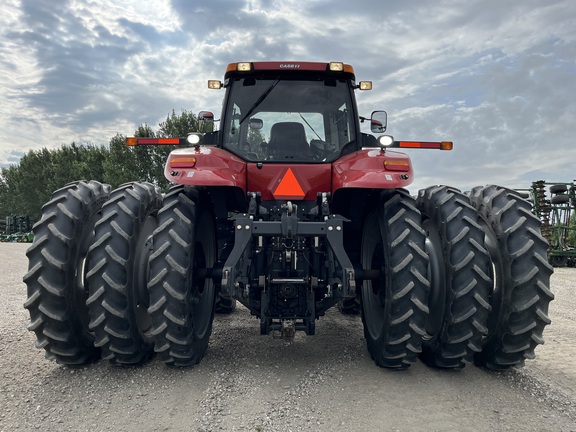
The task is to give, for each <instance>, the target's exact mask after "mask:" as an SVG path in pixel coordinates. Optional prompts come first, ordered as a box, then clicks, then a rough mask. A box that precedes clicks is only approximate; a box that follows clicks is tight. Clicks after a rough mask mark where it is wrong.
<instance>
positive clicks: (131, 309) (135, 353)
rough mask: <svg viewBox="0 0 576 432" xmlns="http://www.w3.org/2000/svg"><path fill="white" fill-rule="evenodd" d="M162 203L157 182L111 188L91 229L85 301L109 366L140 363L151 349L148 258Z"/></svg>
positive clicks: (98, 345) (147, 356) (98, 343)
mask: <svg viewBox="0 0 576 432" xmlns="http://www.w3.org/2000/svg"><path fill="white" fill-rule="evenodd" d="M161 206H162V193H161V191H160V188H158V187H157V186H154V185H152V184H150V183H128V184H124V185H122V186H120V187H119V188H118V189H116V190H114V191H113V192H112V194H111V195H110V200H109V201H107V202H106V203H105V204H104V206H103V207H102V218H101V219H100V221H98V223H97V224H96V227H95V237H94V242H93V243H92V246H91V247H90V250H89V253H88V260H87V269H88V272H87V273H86V281H87V285H88V291H89V295H90V296H89V297H88V300H87V301H86V304H87V305H88V309H89V310H90V329H91V330H92V331H93V332H94V335H95V338H96V340H95V345H96V346H97V347H100V348H101V349H102V357H103V358H104V359H106V360H108V361H109V362H110V363H111V364H114V365H134V364H140V363H143V362H145V361H146V360H148V359H149V358H150V356H151V355H152V353H153V347H154V343H153V340H152V338H151V337H150V335H149V332H150V326H151V321H150V317H149V316H148V306H149V296H148V289H147V283H148V259H149V255H150V252H151V249H152V247H151V243H152V242H151V236H152V233H153V231H154V229H156V226H157V223H156V215H157V213H158V210H159V209H160V207H161Z"/></svg>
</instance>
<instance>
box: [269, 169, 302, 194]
mask: <svg viewBox="0 0 576 432" xmlns="http://www.w3.org/2000/svg"><path fill="white" fill-rule="evenodd" d="M305 195H306V194H305V193H304V191H303V190H302V186H300V183H298V180H297V179H296V176H295V175H294V173H293V172H292V168H288V170H287V171H286V173H285V174H284V177H283V178H282V180H281V181H280V184H279V185H278V187H277V188H276V190H275V191H274V198H277V199H281V198H284V199H288V198H297V199H302V198H304V196H305Z"/></svg>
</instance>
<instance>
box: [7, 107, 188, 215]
mask: <svg viewBox="0 0 576 432" xmlns="http://www.w3.org/2000/svg"><path fill="white" fill-rule="evenodd" d="M197 130H198V122H197V118H196V116H195V115H194V114H192V113H190V112H188V111H186V110H182V112H181V113H180V114H176V112H175V111H172V113H171V114H169V115H168V116H167V117H166V120H165V121H164V122H162V123H160V124H159V125H158V128H157V129H156V130H154V129H153V128H151V127H150V126H149V125H147V124H141V125H140V126H139V127H138V129H136V131H135V132H134V136H137V137H149V138H171V137H184V136H186V135H187V134H188V133H189V132H194V131H197ZM125 140H126V136H124V135H121V134H117V135H116V136H114V137H112V138H111V139H110V141H109V145H108V146H104V145H100V146H98V145H91V144H89V145H77V144H75V143H72V144H69V145H62V146H61V147H60V148H57V149H47V148H43V149H41V150H30V151H29V152H28V153H26V154H25V155H24V156H22V158H21V159H20V162H19V163H18V164H16V165H11V166H10V167H8V168H1V170H0V218H5V217H6V216H11V215H25V216H29V217H31V218H34V219H38V218H39V217H40V215H41V207H42V205H43V204H44V203H45V202H47V201H48V200H49V199H50V197H51V195H52V192H54V191H55V190H57V189H59V188H61V187H63V186H64V185H66V184H68V183H70V182H72V181H76V180H98V181H100V182H103V183H108V184H110V185H111V186H112V187H113V188H116V187H118V186H119V185H121V184H123V183H126V182H129V181H135V180H141V181H148V182H152V183H155V184H157V185H159V186H160V187H162V189H164V190H166V189H167V188H168V185H169V182H168V180H166V178H165V177H164V164H165V163H166V158H167V157H168V154H169V153H170V151H172V150H173V149H174V146H138V147H128V146H126V144H125Z"/></svg>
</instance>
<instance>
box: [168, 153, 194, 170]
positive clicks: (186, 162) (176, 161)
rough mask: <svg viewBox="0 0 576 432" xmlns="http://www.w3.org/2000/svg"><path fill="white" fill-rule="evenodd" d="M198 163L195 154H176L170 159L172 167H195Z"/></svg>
mask: <svg viewBox="0 0 576 432" xmlns="http://www.w3.org/2000/svg"><path fill="white" fill-rule="evenodd" d="M194 165H196V158H195V157H194V156H174V157H172V158H171V159H170V168H193V167H194Z"/></svg>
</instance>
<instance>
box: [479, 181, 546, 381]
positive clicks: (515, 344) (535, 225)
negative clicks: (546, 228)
mask: <svg viewBox="0 0 576 432" xmlns="http://www.w3.org/2000/svg"><path fill="white" fill-rule="evenodd" d="M470 199H471V202H472V205H473V206H474V207H475V208H476V209H477V211H478V213H479V214H480V216H481V218H482V219H481V221H482V225H483V228H484V234H485V244H486V248H487V250H488V253H489V254H490V258H491V260H492V265H493V273H494V274H493V281H494V285H493V288H492V294H491V299H490V304H491V306H492V312H491V314H490V317H489V319H488V335H487V336H486V337H485V339H484V341H483V348H482V351H481V352H480V353H477V354H476V355H475V363H476V364H477V365H479V366H485V367H487V368H489V369H494V370H505V369H509V368H510V367H512V366H523V365H524V360H525V359H532V358H534V356H535V354H534V349H535V348H536V346H537V345H539V344H542V343H544V340H543V338H542V332H543V330H544V327H545V326H546V325H548V324H550V318H548V305H549V303H550V301H551V300H552V299H553V298H554V295H553V294H552V292H551V291H550V276H551V274H552V271H553V269H552V266H551V265H550V264H549V263H548V258H547V255H546V251H547V247H548V244H547V242H546V240H545V239H544V237H542V235H541V233H540V220H539V219H538V218H537V217H536V216H534V215H533V214H532V212H531V210H532V209H531V206H530V204H529V203H527V202H526V201H525V200H524V199H522V197H520V196H519V195H518V194H517V193H516V192H515V191H513V190H511V189H506V188H503V187H500V186H493V185H489V186H486V187H480V186H479V187H475V188H473V189H472V193H471V195H470Z"/></svg>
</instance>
